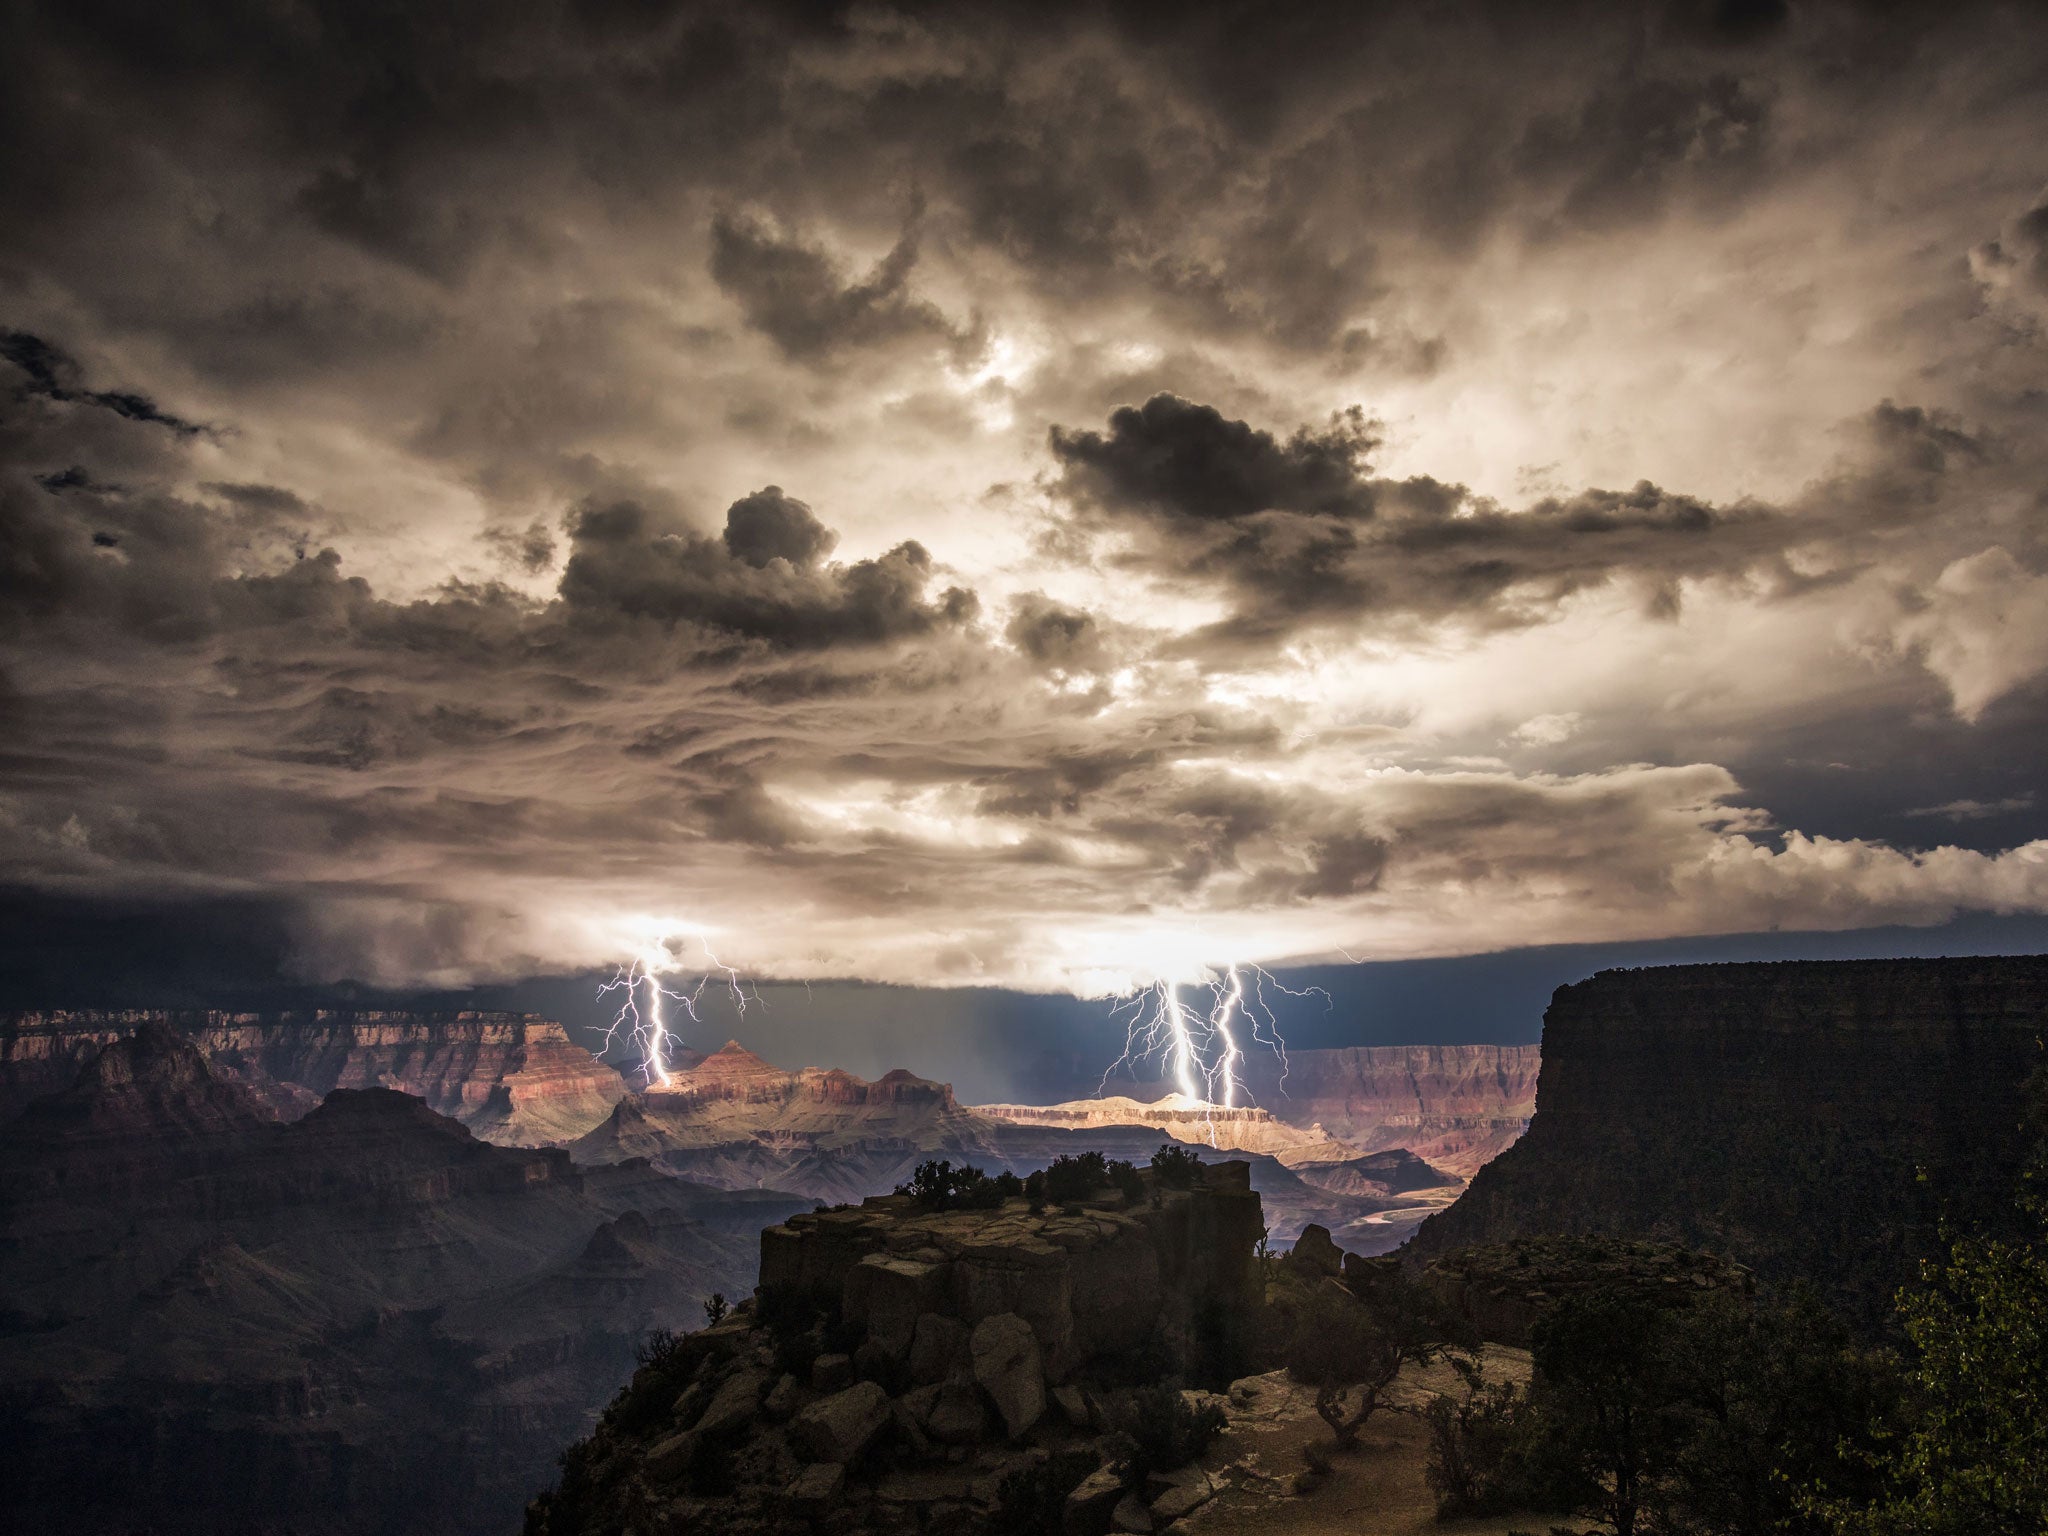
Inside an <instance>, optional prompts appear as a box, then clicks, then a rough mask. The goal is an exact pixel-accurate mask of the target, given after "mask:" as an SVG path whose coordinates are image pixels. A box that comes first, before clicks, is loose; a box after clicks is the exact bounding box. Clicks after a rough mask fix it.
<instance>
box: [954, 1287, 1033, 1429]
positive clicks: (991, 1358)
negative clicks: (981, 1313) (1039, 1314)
mask: <svg viewBox="0 0 2048 1536" xmlns="http://www.w3.org/2000/svg"><path fill="white" fill-rule="evenodd" d="M968 1352H969V1354H970V1355H971V1356H972V1358H973V1360H974V1379H975V1381H977V1382H978V1383H980V1385H981V1389H982V1390H983V1391H984V1392H986V1393H988V1396H989V1401H990V1402H992V1403H994V1404H995V1406H996V1412H997V1413H1000V1414H1001V1415H1002V1416H1003V1428H1004V1430H1005V1431H1006V1432H1007V1433H1008V1434H1009V1435H1010V1436H1011V1437H1012V1438H1014V1437H1016V1436H1018V1435H1021V1434H1023V1433H1024V1431H1025V1430H1027V1429H1029V1428H1030V1427H1031V1426H1032V1425H1034V1424H1036V1423H1037V1422H1038V1421H1039V1419H1040V1418H1041V1417H1043V1415H1044V1413H1045V1365H1044V1362H1043V1360H1042V1358H1041V1357H1040V1354H1039V1349H1038V1338H1037V1335H1035V1334H1034V1333H1032V1331H1031V1325H1030V1324H1029V1323H1027V1322H1025V1321H1024V1319H1023V1318H1021V1317H1019V1316H1017V1314H1016V1313H1014V1312H999V1313H997V1314H996V1315H995V1316H994V1317H985V1318H983V1319H982V1320H981V1321H980V1322H978V1323H976V1324H975V1325H974V1332H973V1334H972V1335H970V1336H969V1338H968Z"/></svg>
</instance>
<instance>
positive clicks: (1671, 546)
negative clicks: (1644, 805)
mask: <svg viewBox="0 0 2048 1536" xmlns="http://www.w3.org/2000/svg"><path fill="white" fill-rule="evenodd" d="M1922 425H1923V428H1924V426H1925V424H1922ZM1880 430H1881V431H1884V432H1888V433H1895V432H1899V431H1907V430H1910V427H1909V425H1908V424H1905V423H1900V424H1883V425H1881V427H1880ZM1934 430H1937V431H1947V430H1948V429H1946V428H1935V429H1934ZM1922 440H1926V439H1925V435H1924V430H1923V432H1922ZM1051 443H1052V451H1053V454H1054V456H1055V458H1057V459H1058V460H1059V462H1060V464H1061V466H1062V478H1061V482H1060V489H1061V493H1062V495H1063V496H1064V497H1065V498H1066V499H1067V501H1068V503H1069V504H1070V505H1071V506H1073V507H1074V508H1075V510H1076V514H1077V515H1078V516H1079V517H1081V518H1082V519H1083V520H1084V522H1091V521H1092V522H1094V523H1096V524H1098V525H1102V524H1106V525H1108V526H1110V527H1112V528H1114V527H1116V526H1118V525H1119V524H1121V525H1123V526H1125V527H1128V528H1135V529H1136V530H1137V534H1136V544H1135V547H1134V548H1133V549H1131V550H1128V551H1125V552H1123V553H1121V554H1118V555H1113V556H1112V558H1117V559H1120V560H1122V561H1123V562H1124V563H1125V564H1127V565H1134V566H1137V567H1140V568H1144V569H1149V570H1153V571H1156V572H1158V573H1159V574H1161V575H1165V576H1177V577H1196V578H1201V579H1205V580H1209V581H1213V582H1215V583H1217V584H1218V585H1219V586H1221V587H1222V588H1223V589H1224V590H1226V591H1228V592H1230V593H1231V594H1233V596H1234V599H1235V601H1236V604H1237V607H1238V612H1237V614H1236V615H1235V617H1234V618H1233V620H1232V621H1231V622H1230V623H1229V624H1228V625H1227V626H1225V629H1226V630H1227V631H1228V632H1230V633H1233V634H1235V635H1237V636H1239V637H1249V636H1256V635H1268V636H1271V635H1279V634H1284V633H1287V632H1289V631H1291V630H1293V629H1296V628H1298V627H1301V626H1303V625H1313V624H1327V623H1330V622H1333V621H1349V622H1354V623H1369V622H1372V621H1373V620H1375V619H1384V618H1388V617H1414V618H1421V619H1426V620H1432V621H1433V620H1441V619H1462V620H1465V621H1468V622H1471V623H1474V624H1478V625H1480V626H1482V627H1484V626H1490V625H1502V624H1505V625H1514V624H1522V623H1529V622H1533V621H1535V620H1537V619H1539V618H1541V617H1544V616H1546V615H1547V614H1548V613H1550V612H1551V611H1552V610H1554V608H1555V605H1556V604H1557V603H1559V602H1560V601H1561V600H1562V599H1564V598H1565V597H1568V596H1570V595H1571V594H1572V593H1574V592H1576V591H1579V590H1581V589H1583V588H1585V587H1588V586H1595V585H1599V584H1601V583H1603V582H1606V581H1609V580H1611V579H1613V578H1615V577H1617V576H1622V575H1633V576H1636V577H1639V578H1641V579H1643V580H1645V581H1647V582H1649V583H1651V584H1652V585H1653V586H1656V587H1659V588H1667V587H1668V584H1669V583H1671V582H1674V581H1677V580H1680V579H1683V578H1686V577H1699V576H1709V575H1717V574H1727V573H1732V572H1735V571H1739V570H1742V569H1744V568H1746V567H1747V566H1749V565H1751V564H1753V563H1755V562H1757V561H1759V560H1763V559H1766V558H1768V557H1770V556H1772V555H1774V554H1775V553H1777V552H1778V551H1779V550H1781V549H1782V548H1783V547H1784V546H1785V544H1786V543H1787V542H1788V541H1790V540H1791V539H1793V538H1794V537H1795V532H1794V530H1793V529H1792V528H1791V527H1789V526H1787V525H1786V523H1785V521H1784V519H1782V518H1781V517H1780V516H1778V515H1777V514H1775V513H1773V512H1772V511H1770V510H1769V509H1765V508H1761V507H1754V506H1741V507H1735V508H1716V507H1713V506H1710V505H1708V504H1706V503H1704V502H1702V501H1700V500H1698V499H1697V498H1694V497H1690V496H1684V495H1677V494H1673V493H1670V492H1666V491H1664V490H1662V489H1660V488H1659V487H1657V486H1655V485H1652V484H1650V483H1649V482H1647V481H1645V482H1643V483H1641V484H1639V485H1637V486H1636V487H1635V488H1634V489H1632V490H1629V491H1604V490H1588V491H1582V492H1580V493H1578V494H1577V495H1574V496H1571V497H1567V498H1550V499H1546V500H1543V501H1539V502H1537V503H1535V504H1534V505H1532V506H1530V507H1528V508H1526V509H1524V510H1522V511H1519V512H1512V511H1508V510H1507V509H1504V508H1502V507H1500V506H1498V505H1496V504H1494V503H1492V502H1490V501H1488V500H1486V499H1485V498H1483V497H1478V496H1475V495H1473V494H1472V493H1471V492H1470V491H1468V490H1467V489H1466V488H1465V487H1463V486H1458V485H1448V484H1445V483H1443V482H1441V481H1437V480H1434V479H1431V478H1429V477H1427V476H1417V477H1411V478H1409V479H1407V480H1401V481H1395V480H1387V479H1381V478H1377V477H1375V476H1374V475H1373V474H1372V472H1371V466H1370V464H1369V463H1368V461H1367V455H1368V453H1369V452H1370V451H1371V450H1372V448H1373V447H1374V446H1375V438H1374V436H1373V432H1372V428H1371V425H1370V424H1369V423H1368V422H1367V421H1366V420H1365V418H1364V416H1363V414H1362V413H1360V412H1358V411H1356V410H1354V411H1352V412H1351V413H1349V414H1347V415H1344V416H1341V417H1338V418H1336V419H1334V420H1333V421H1332V423H1331V425H1330V426H1329V427H1328V428H1327V429H1323V430H1316V429H1312V428H1308V427H1302V428H1298V429H1297V430H1296V431H1295V432H1294V433H1293V434H1292V435H1290V436H1289V437H1287V438H1286V439H1284V440H1283V439H1281V438H1278V437H1276V436H1275V435H1274V434H1272V433H1271V432H1267V431H1263V430H1260V429H1257V428H1254V427H1252V426H1250V425H1249V424H1248V423H1246V422H1243V421H1234V420H1231V419H1229V418H1227V417H1225V416H1224V415H1223V414H1222V413H1221V412H1220V411H1218V410H1216V409H1214V408H1213V407H1210V406H1205V405H1196V404H1193V403H1191V402H1189V401H1186V400H1182V399H1179V398H1177V397H1175V396H1171V395H1159V396H1155V397H1154V398H1153V399H1151V400H1149V401H1147V402H1146V403H1145V404H1144V405H1143V406H1142V407H1137V408H1132V407H1124V408H1122V409H1120V410H1118V411H1116V412H1114V413H1112V415H1111V416H1110V419H1109V426H1108V430H1107V431H1105V432H1096V431H1073V430H1068V429H1064V428H1060V427H1055V428H1054V429H1053V432H1052V438H1051ZM1665 601H1666V602H1667V603H1668V601H1669V598H1668V597H1667V598H1666V599H1665Z"/></svg>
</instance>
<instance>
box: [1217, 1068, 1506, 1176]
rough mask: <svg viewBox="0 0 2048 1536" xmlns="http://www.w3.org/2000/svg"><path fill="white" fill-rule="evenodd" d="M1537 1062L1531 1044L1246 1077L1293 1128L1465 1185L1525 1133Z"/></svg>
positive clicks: (1248, 1072) (1261, 1071)
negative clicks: (1406, 1156) (1394, 1156)
mask: <svg viewBox="0 0 2048 1536" xmlns="http://www.w3.org/2000/svg"><path fill="white" fill-rule="evenodd" d="M1540 1055H1541V1053H1540V1051H1539V1049H1538V1047H1536V1046H1533V1045H1362V1046H1348V1047H1345V1048H1343V1049H1341V1050H1304V1051H1289V1052H1288V1053H1287V1055H1286V1057H1285V1059H1284V1061H1283V1060H1282V1059H1281V1058H1278V1057H1267V1056H1255V1057H1252V1058H1250V1059H1248V1060H1247V1061H1246V1063H1245V1068H1244V1070H1245V1080H1246V1083H1247V1086H1248V1087H1249V1088H1250V1089H1251V1091H1252V1092H1253V1094H1254V1095H1255V1096H1256V1098H1257V1100H1258V1102H1259V1103H1260V1104H1261V1105H1263V1106H1264V1107H1265V1108H1266V1109H1268V1110H1270V1111H1271V1112H1272V1113H1273V1114H1274V1115H1275V1116H1276V1117H1277V1118H1279V1119H1281V1120H1284V1121H1286V1122H1287V1123H1288V1124H1289V1125H1295V1126H1319V1127H1320V1128H1321V1129H1322V1130H1323V1131H1324V1132H1326V1133H1327V1134H1328V1135H1330V1136H1332V1137H1334V1138H1336V1139H1337V1140H1339V1141H1343V1142H1346V1143H1348V1144H1349V1145H1351V1146H1354V1147H1357V1148H1358V1149H1359V1150H1360V1151H1362V1152H1379V1151H1383V1150H1386V1149H1389V1148H1393V1147H1404V1148H1406V1149H1407V1150H1408V1151H1410V1152H1412V1153H1414V1154H1415V1155H1416V1156H1417V1157H1419V1158H1421V1159H1422V1160H1423V1161H1425V1162H1427V1163H1428V1164H1429V1165H1430V1166H1431V1167H1434V1168H1440V1169H1442V1170H1443V1171H1444V1172H1446V1173H1450V1174H1455V1175H1457V1176H1458V1177H1460V1178H1466V1179H1469V1178H1470V1177H1471V1176H1472V1175H1473V1174H1474V1173H1476V1172H1477V1171H1478V1170H1479V1169H1480V1168H1481V1167H1483V1166H1484V1165H1485V1164H1486V1163H1487V1162H1488V1161H1489V1160H1490V1159H1492V1158H1494V1157H1497V1156H1498V1155H1499V1154H1500V1153H1501V1152H1502V1151H1504V1150H1505V1149H1506V1148H1507V1147H1509V1146H1511V1145H1513V1144H1514V1142H1515V1139H1516V1138H1517V1137H1519V1136H1520V1135H1521V1134H1522V1132H1523V1131H1524V1130H1525V1129H1527V1127H1528V1124H1529V1117H1530V1115H1531V1114H1533V1113H1534V1112H1535V1104H1536V1074H1537V1068H1538V1066H1539V1063H1540Z"/></svg>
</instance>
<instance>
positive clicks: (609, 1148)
mask: <svg viewBox="0 0 2048 1536" xmlns="http://www.w3.org/2000/svg"><path fill="white" fill-rule="evenodd" d="M1168 1139H1172V1140H1177V1141H1180V1142H1182V1143H1185V1144H1188V1145H1191V1146H1194V1147H1196V1148H1198V1149H1200V1150H1201V1151H1202V1152H1203V1153H1204V1155H1205V1156H1207V1157H1208V1158H1210V1159H1212V1160H1215V1159H1219V1158H1221V1157H1223V1156H1226V1155H1235V1154H1238V1153H1248V1154H1250V1155H1249V1156H1248V1157H1246V1159H1245V1160H1246V1161H1247V1162H1248V1164H1249V1166H1250V1168H1251V1179H1252V1187H1253V1188H1254V1189H1255V1190H1256V1191H1258V1193H1259V1194H1260V1195H1261V1196H1262V1197H1263V1199H1264V1201H1265V1209H1266V1214H1267V1218H1268V1220H1269V1223H1270V1225H1271V1231H1270V1234H1269V1236H1270V1239H1271V1240H1272V1241H1273V1242H1275V1243H1278V1244H1282V1245H1284V1244H1286V1243H1290V1242H1292V1241H1293V1240H1294V1238H1295V1237H1296V1236H1297V1235H1299V1233H1300V1232H1301V1230H1302V1229H1303V1228H1304V1227H1305V1226H1308V1225H1309V1224H1311V1223H1316V1224H1320V1225H1323V1226H1326V1227H1329V1228H1331V1229H1332V1230H1335V1231H1341V1232H1344V1233H1345V1234H1347V1241H1349V1242H1350V1243H1351V1244H1352V1245H1353V1246H1354V1247H1357V1248H1358V1249H1359V1250H1360V1251H1370V1252H1383V1251H1385V1250H1386V1249H1388V1248H1391V1247H1394V1246H1396V1245H1398V1244H1399V1242H1400V1241H1401V1240H1402V1238H1404V1237H1405V1236H1406V1234H1407V1233H1408V1232H1409V1231H1410V1230H1412V1228H1413V1227H1414V1225H1415V1223H1416V1222H1419V1221H1420V1220H1421V1219H1422V1218H1423V1216H1425V1215H1427V1214H1428V1213H1429V1212H1430V1211H1431V1210H1434V1209H1437V1208H1439V1207H1440V1206H1441V1205H1443V1204H1444V1203H1446V1202H1447V1201H1448V1200H1449V1199H1450V1198H1451V1197H1452V1195H1454V1194H1455V1192H1456V1190H1457V1188H1458V1187H1460V1185H1461V1184H1462V1181H1461V1180H1459V1179H1457V1178H1456V1177H1455V1176H1447V1175H1445V1174H1444V1173H1442V1172H1441V1171H1440V1170H1437V1169H1435V1168H1433V1167H1431V1166H1429V1165H1428V1164H1426V1163H1424V1162H1423V1161H1422V1160H1420V1159H1418V1158H1415V1157H1413V1156H1412V1155H1411V1154H1409V1153H1407V1152H1405V1151H1402V1150H1399V1149H1388V1150H1382V1151H1379V1152H1375V1153H1364V1152H1361V1151H1360V1150H1359V1149H1357V1148H1356V1147H1353V1146H1350V1145H1349V1144H1347V1143H1343V1142H1339V1141H1337V1140H1335V1139H1334V1138H1331V1137H1329V1136H1327V1135H1325V1134H1324V1133H1323V1132H1322V1131H1321V1130H1320V1129H1317V1128H1314V1127H1309V1128H1301V1127H1296V1126H1290V1125H1287V1124H1285V1123H1284V1122H1281V1121H1279V1120H1276V1119H1275V1118H1274V1117H1273V1116H1271V1115H1270V1114H1268V1113H1267V1112H1266V1111H1264V1110H1258V1109H1235V1110H1226V1109H1221V1108H1217V1107H1214V1106H1203V1105H1199V1104H1195V1103H1194V1102H1193V1101H1179V1100H1173V1099H1168V1100H1163V1101H1160V1102H1159V1103H1155V1104H1150V1105H1143V1104H1138V1103H1136V1102H1134V1101H1131V1100H1127V1099H1107V1100H1081V1101H1077V1102H1075V1103H1070V1104H1060V1105H1045V1106H1036V1105H1016V1104H1000V1105H986V1106H972V1105H963V1104H961V1103H960V1102H959V1101H958V1100H957V1098H956V1097H955V1096H954V1093H953V1090H952V1088H951V1087H950V1086H948V1085H947V1084H944V1083H938V1082H932V1081H930V1080H928V1079H925V1078H920V1077H917V1076H915V1075H914V1074H912V1073H910V1072H907V1071H902V1070H898V1071H894V1072H889V1073H886V1074H884V1075H883V1076H882V1077H880V1078H878V1079H876V1080H874V1081H873V1082H869V1081H866V1080H864V1079H862V1078H859V1077H855V1076H854V1075H852V1074H851V1073H848V1072H844V1071H839V1070H837V1069H829V1070H821V1069H818V1068H810V1067H807V1068H804V1069H802V1070H799V1071H793V1072H792V1071H784V1070H783V1069H781V1068H779V1067H776V1066H774V1065H772V1064H770V1063H769V1062H767V1061H764V1060H763V1059H762V1058H761V1057H759V1056H757V1055H755V1054H754V1053H753V1052H752V1051H749V1050H747V1049H746V1048H745V1047H743V1046H741V1045H740V1044H739V1043H738V1042H737V1041H730V1042H728V1043H727V1044H726V1045H725V1046H724V1047H723V1048H722V1049H720V1050H718V1051H716V1052H714V1053H713V1054H711V1055H710V1056H708V1057H704V1058H702V1059H701V1060H699V1061H698V1062H696V1064H694V1065H690V1066H683V1065H681V1064H679V1065H678V1068H677V1070H675V1071H674V1072H673V1073H672V1074H671V1076H670V1079H669V1081H668V1082H667V1083H665V1084H663V1085H662V1086H660V1087H658V1088H649V1089H647V1090H645V1091H644V1092H640V1093H631V1094H628V1095H626V1096H625V1097H624V1098H622V1099H621V1100H620V1101H619V1102H618V1104H617V1105H615V1106H614V1107H613V1110H612V1113H611V1115H610V1116H609V1117H608V1118H607V1119H606V1121H605V1122H604V1123H603V1124H602V1125H600V1126H598V1127H597V1128H595V1129H594V1130H592V1131H590V1132H588V1133H587V1134H585V1135H583V1136H581V1137H579V1138H577V1139H576V1140H575V1141H572V1142H570V1143H569V1144H568V1146H569V1151H570V1153H571V1154H572V1155H573V1156H574V1157H575V1158H576V1159H577V1161H578V1162H579V1163H589V1164H600V1163H608V1162H615V1161H618V1160H620V1159H623V1158H629V1157H644V1158H646V1159H648V1160H649V1161H650V1162H651V1163H652V1164H653V1165H654V1166H655V1167H657V1168H660V1169H662V1170H663V1171H665V1172H668V1173H673V1174H675V1175H677V1176H678V1177H682V1178H687V1179H691V1180H694V1181H697V1182H700V1183H705V1184H715V1185H719V1186H721V1187H723V1188H728V1189H743V1188H750V1187H773V1188H777V1189H785V1190H789V1191H792V1192H794V1193H797V1194H802V1195H810V1196H813V1197H815V1198H817V1199H819V1200H825V1201H831V1202H845V1201H854V1200H860V1199H862V1198H864V1197H866V1196H869V1195H876V1194H886V1193H887V1192H888V1191H889V1190H891V1189H893V1188H895V1187H896V1186H897V1185H898V1184H900V1183H903V1182H904V1181H906V1180H907V1179H908V1178H909V1177H910V1175H911V1173H912V1172H913V1171H914V1170H915V1169H916V1168H917V1166H918V1165H919V1164H920V1163H922V1162H925V1161H928V1160H931V1159H934V1158H943V1159H945V1160H947V1161H950V1162H954V1163H971V1164H973V1165H975V1166H977V1167H980V1168H982V1169H984V1170H985V1171H988V1172H997V1171H1000V1170H1009V1171H1011V1172H1014V1173H1019V1174H1023V1173H1029V1172H1031V1171H1033V1170H1034V1169H1038V1168H1043V1167H1044V1166H1045V1165H1046V1164H1047V1163H1050V1162H1051V1161H1052V1160H1053V1159H1054V1158H1056V1157H1060V1156H1062V1155H1067V1154H1072V1153H1078V1152H1084V1151H1099V1152H1101V1153H1103V1154H1104V1155H1105V1156H1107V1157H1112V1158H1121V1159H1124V1160H1126V1161H1129V1162H1133V1163H1138V1164H1143V1163H1145V1162H1147V1161H1149V1160H1150V1158H1151V1156H1152V1154H1153V1153H1154V1152H1155V1151H1157V1150H1158V1148H1159V1146H1160V1145H1161V1143H1162V1142H1163V1141H1166V1140H1168Z"/></svg>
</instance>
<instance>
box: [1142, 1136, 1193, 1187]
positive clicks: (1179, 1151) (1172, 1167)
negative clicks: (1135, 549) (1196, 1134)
mask: <svg viewBox="0 0 2048 1536" xmlns="http://www.w3.org/2000/svg"><path fill="white" fill-rule="evenodd" d="M1152 1171H1153V1173H1155V1174H1157V1175H1158V1177H1159V1182H1160V1183H1162V1184H1164V1185H1166V1187H1167V1188H1169V1189H1192V1188H1193V1187H1194V1185H1195V1182H1196V1181H1197V1180H1198V1179H1200V1178H1201V1177H1202V1159H1201V1158H1200V1156H1199V1155H1197V1154H1196V1153H1195V1151H1194V1150H1193V1149H1192V1148H1189V1147H1177V1146H1175V1145H1174V1144H1173V1143H1172V1142H1168V1143H1166V1145H1164V1146H1162V1147H1161V1148H1160V1149H1159V1150H1158V1151H1157V1152H1154V1153H1153V1154H1152Z"/></svg>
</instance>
